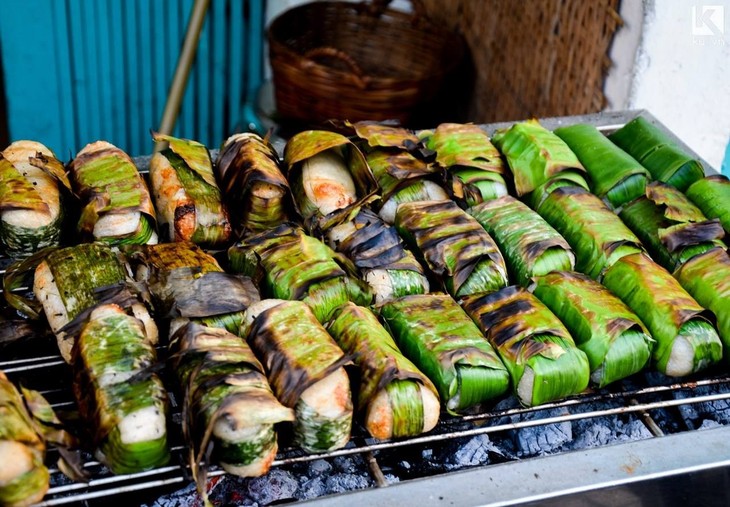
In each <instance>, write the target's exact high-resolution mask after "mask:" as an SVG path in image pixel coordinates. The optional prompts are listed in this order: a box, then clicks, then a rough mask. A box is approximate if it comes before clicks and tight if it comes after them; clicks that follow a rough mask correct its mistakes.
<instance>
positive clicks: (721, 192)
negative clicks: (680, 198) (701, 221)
mask: <svg viewBox="0 0 730 507" xmlns="http://www.w3.org/2000/svg"><path fill="white" fill-rule="evenodd" d="M687 197H689V198H690V200H691V201H692V202H693V203H694V204H695V206H697V207H698V208H700V209H701V210H702V213H703V214H704V215H705V216H706V217H708V218H717V219H719V220H720V223H721V224H722V227H723V228H724V229H725V232H726V233H728V234H730V180H728V179H727V177H726V176H723V175H721V174H717V175H714V176H707V177H706V178H702V179H701V180H697V181H696V182H694V183H693V184H692V185H691V186H690V187H689V188H688V189H687Z"/></svg>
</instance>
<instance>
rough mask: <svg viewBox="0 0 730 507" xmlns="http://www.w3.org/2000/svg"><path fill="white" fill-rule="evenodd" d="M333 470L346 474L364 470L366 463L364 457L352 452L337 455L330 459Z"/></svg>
mask: <svg viewBox="0 0 730 507" xmlns="http://www.w3.org/2000/svg"><path fill="white" fill-rule="evenodd" d="M332 464H333V465H334V468H335V470H337V471H339V472H343V473H346V474H353V473H355V472H358V471H362V470H365V469H366V467H367V464H366V463H365V459H364V458H363V457H362V456H361V455H359V454H354V455H352V456H337V457H336V458H334V459H333V460H332Z"/></svg>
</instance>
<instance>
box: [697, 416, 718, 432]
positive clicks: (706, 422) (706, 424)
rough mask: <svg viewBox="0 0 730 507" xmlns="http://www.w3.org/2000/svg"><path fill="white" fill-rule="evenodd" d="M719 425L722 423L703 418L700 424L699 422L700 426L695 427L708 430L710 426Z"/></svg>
mask: <svg viewBox="0 0 730 507" xmlns="http://www.w3.org/2000/svg"><path fill="white" fill-rule="evenodd" d="M721 426H722V424H720V423H719V422H717V421H713V420H712V419H705V420H704V421H702V424H700V427H699V428H697V429H699V430H709V429H712V428H719V427H721Z"/></svg>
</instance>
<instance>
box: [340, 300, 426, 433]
mask: <svg viewBox="0 0 730 507" xmlns="http://www.w3.org/2000/svg"><path fill="white" fill-rule="evenodd" d="M327 330H328V331H329V333H330V334H331V335H332V337H333V338H334V339H335V341H337V344H338V345H339V346H340V347H341V348H342V350H343V351H345V353H346V354H348V355H349V356H351V357H352V358H353V361H354V362H355V364H356V365H357V367H358V369H359V371H360V388H359V390H358V396H357V410H358V411H359V412H362V413H364V412H365V411H366V410H368V407H369V406H370V405H371V404H372V403H373V401H374V398H375V396H376V395H377V394H378V393H380V392H381V391H382V390H384V389H386V390H388V389H389V388H390V386H391V384H398V385H399V386H400V387H399V388H398V389H397V391H398V392H399V391H401V390H403V389H407V388H405V387H403V386H402V385H403V384H406V383H408V384H414V386H415V387H416V390H415V393H414V394H415V396H412V397H405V396H397V394H396V395H395V396H393V395H391V396H389V400H390V409H391V411H392V414H393V422H392V425H393V430H392V435H389V436H393V437H396V438H397V437H409V436H415V435H419V434H421V433H423V432H424V431H428V430H430V429H431V428H424V404H423V400H422V399H421V393H420V391H419V389H418V388H419V386H424V387H425V388H427V389H428V390H430V391H431V392H433V393H434V395H436V396H438V393H437V391H436V387H434V385H433V384H432V383H431V381H430V380H429V379H428V377H426V376H425V375H424V374H423V373H421V372H420V371H419V370H418V368H417V367H416V365H414V364H413V363H412V362H411V361H409V360H408V359H407V358H406V357H405V356H404V355H403V354H401V352H400V350H398V347H397V346H396V344H395V342H394V341H393V338H392V337H391V336H390V334H388V331H386V330H385V328H384V327H383V326H382V324H381V323H380V321H378V318H377V317H376V316H375V314H373V312H372V311H370V310H369V309H367V308H364V307H361V306H357V305H355V304H354V303H345V304H344V305H343V306H341V307H340V308H339V309H338V310H337V311H336V312H335V315H334V316H333V318H332V320H331V321H330V322H329V324H328V325H327ZM395 387H396V386H393V388H390V390H388V393H389V395H390V394H391V392H392V391H393V389H394V388H395ZM437 412H438V410H437ZM367 429H368V431H370V433H371V434H373V433H374V429H373V428H369V427H368V428H367ZM373 436H375V437H376V438H377V435H373Z"/></svg>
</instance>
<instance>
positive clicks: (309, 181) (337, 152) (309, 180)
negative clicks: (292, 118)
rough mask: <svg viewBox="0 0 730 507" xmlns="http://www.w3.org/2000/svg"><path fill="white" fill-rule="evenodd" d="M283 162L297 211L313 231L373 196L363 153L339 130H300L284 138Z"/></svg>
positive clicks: (341, 218)
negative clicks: (286, 138) (338, 131)
mask: <svg viewBox="0 0 730 507" xmlns="http://www.w3.org/2000/svg"><path fill="white" fill-rule="evenodd" d="M284 162H285V165H286V171H287V173H286V176H287V179H288V180H289V183H290V185H291V187H292V192H293V194H294V201H295V204H296V205H297V207H298V212H299V214H300V215H301V216H302V217H303V218H304V221H305V225H306V227H307V228H308V230H309V231H310V232H312V233H314V234H319V233H321V232H323V231H326V230H327V229H329V228H330V227H332V226H333V225H337V224H339V223H341V222H343V221H346V220H348V219H349V218H350V217H351V216H352V215H353V214H354V213H356V212H357V210H359V209H360V207H362V206H363V205H365V204H367V203H369V202H371V201H373V200H374V199H375V198H376V196H375V193H376V192H377V183H376V181H375V179H374V178H373V173H372V172H371V171H370V168H369V167H368V164H367V161H366V160H365V156H364V155H363V154H362V152H360V150H359V149H358V148H357V146H355V145H354V144H353V143H352V142H350V141H349V140H348V139H347V138H346V137H345V136H343V135H341V134H337V133H334V132H327V131H323V130H308V131H305V132H300V133H299V134H296V135H295V136H294V137H292V138H291V139H290V140H289V142H287V144H286V147H285V148H284Z"/></svg>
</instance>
